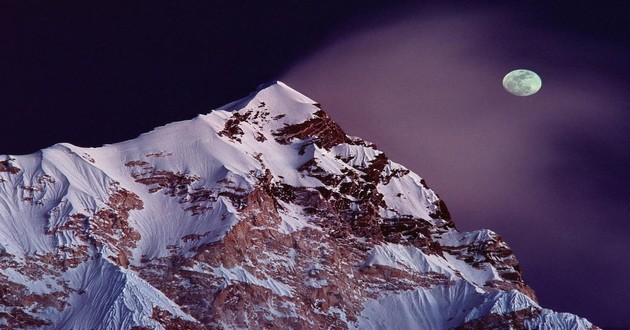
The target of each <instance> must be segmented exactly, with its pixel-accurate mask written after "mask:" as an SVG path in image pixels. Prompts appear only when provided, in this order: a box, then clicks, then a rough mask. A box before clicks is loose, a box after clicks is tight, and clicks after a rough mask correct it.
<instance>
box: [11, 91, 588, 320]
mask: <svg viewBox="0 0 630 330" xmlns="http://www.w3.org/2000/svg"><path fill="white" fill-rule="evenodd" d="M0 266H1V267H0V291H1V292H3V297H2V298H1V299H0V325H1V326H3V327H13V328H29V327H32V328H41V327H47V328H51V329H55V328H75V329H84V328H85V329H87V328H95V329H117V328H118V329H129V328H134V327H135V328H136V329H166V328H177V327H179V328H186V329H210V328H317V327H323V328H351V329H355V328H358V329H384V328H391V327H396V328H399V329H418V328H423V329H448V328H462V329H466V328H480V327H481V328H487V329H493V328H494V329H505V328H510V327H512V328H519V327H520V328H540V329H557V328H564V327H566V328H575V329H590V328H594V327H593V325H592V324H591V323H589V322H588V321H587V320H584V319H582V318H579V317H577V316H575V315H572V314H566V313H556V312H553V311H550V310H547V309H543V308H542V307H541V306H539V305H538V303H537V302H536V298H535V295H534V292H533V290H532V289H531V288H529V287H528V286H527V285H526V284H525V282H524V281H523V279H522V278H521V274H520V265H519V263H518V261H517V260H516V258H515V257H514V254H513V253H512V251H511V250H510V249H509V247H508V246H507V244H506V243H505V242H503V241H502V240H501V238H500V237H499V236H498V235H497V234H496V233H493V232H491V231H489V230H479V231H475V232H470V233H465V232H459V231H457V230H456V228H455V225H454V223H453V221H452V219H451V218H450V214H449V212H448V209H447V208H446V205H445V203H444V202H443V201H442V200H440V199H439V197H438V195H437V194H436V193H435V192H434V191H432V190H431V189H430V188H429V187H427V185H426V183H425V181H424V180H423V179H422V178H421V177H420V176H418V175H417V174H415V173H413V172H411V171H410V170H409V169H407V168H405V167H404V166H402V165H399V164H396V163H394V162H392V161H391V160H390V159H388V158H387V156H386V155H385V153H383V152H382V151H380V150H378V149H377V148H376V146H374V145H373V144H371V143H369V142H366V141H363V140H362V139H360V138H357V137H350V136H348V135H346V134H345V133H344V132H343V131H342V129H341V128H340V127H339V126H338V125H337V124H336V123H334V122H333V121H332V120H331V119H330V118H329V117H328V116H327V115H326V113H325V112H324V111H323V110H322V109H321V107H320V105H319V104H317V103H316V102H315V101H313V100H311V99H309V98H308V97H306V96H304V95H302V94H300V93H298V92H297V91H295V90H293V89H291V88H290V87H288V86H287V85H285V84H283V83H281V82H273V83H269V84H266V85H262V86H261V87H259V89H258V90H256V91H255V92H254V93H252V94H250V95H249V96H247V97H246V98H243V99H241V100H238V101H235V102H233V103H230V104H228V105H226V106H223V107H221V108H219V109H217V110H214V111H212V112H210V113H208V114H204V115H199V116H197V117H196V118H194V119H192V120H187V121H181V122H175V123H171V124H168V125H165V126H162V127H159V128H156V129H154V130H153V131H151V132H148V133H145V134H142V135H140V136H139V137H138V138H136V139H134V140H130V141H125V142H121V143H116V144H109V145H105V146H103V147H99V148H82V147H77V146H73V145H71V144H68V143H60V144H56V145H54V146H52V147H50V148H46V149H43V150H42V151H40V152H37V153H34V154H31V155H22V156H9V155H7V156H0Z"/></svg>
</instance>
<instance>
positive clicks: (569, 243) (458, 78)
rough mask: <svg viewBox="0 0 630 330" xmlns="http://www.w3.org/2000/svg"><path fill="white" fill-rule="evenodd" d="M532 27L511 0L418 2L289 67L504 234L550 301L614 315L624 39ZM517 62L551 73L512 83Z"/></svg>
mask: <svg viewBox="0 0 630 330" xmlns="http://www.w3.org/2000/svg"><path fill="white" fill-rule="evenodd" d="M537 26H542V25H541V24H540V22H539V21H537V18H536V16H534V15H530V14H524V13H523V12H519V13H517V12H514V11H511V10H509V9H505V10H477V11H460V12H455V11H452V12H451V11H448V10H447V11H439V12H437V11H436V12H435V14H428V13H427V12H426V11H425V10H423V9H422V8H414V10H408V11H407V13H405V14H403V15H398V16H396V17H392V19H391V20H389V22H388V23H385V24H379V25H377V26H375V27H365V28H357V29H355V30H353V31H351V32H348V33H346V34H344V35H343V36H341V37H339V38H338V39H335V40H334V41H331V42H330V43H329V44H328V45H326V46H325V47H324V48H323V49H322V50H321V51H319V52H318V53H316V54H313V55H312V56H311V57H309V58H307V59H305V60H304V61H302V62H300V63H298V64H297V65H296V66H295V67H294V68H292V69H291V70H289V71H288V72H287V73H286V74H285V76H284V77H283V78H282V79H283V80H285V81H286V82H287V83H289V84H290V85H292V86H294V87H295V88H297V89H298V90H300V91H303V92H305V93H306V94H307V95H309V96H310V97H312V98H313V99H316V100H318V101H319V102H321V103H322V105H323V106H324V109H325V110H327V112H328V113H329V114H330V115H331V116H332V117H333V119H335V120H336V121H338V122H339V123H340V124H341V125H342V127H344V128H345V129H346V131H347V132H348V133H349V134H353V135H358V136H361V137H363V138H366V139H369V140H371V141H372V142H375V143H376V144H377V145H378V146H379V147H380V148H381V149H382V150H384V151H385V152H386V153H387V154H388V155H389V156H390V157H391V158H392V159H394V160H395V161H397V162H399V163H402V164H404V165H406V166H408V167H410V168H411V169H412V170H414V171H416V172H417V173H419V174H420V175H421V176H423V177H426V178H427V181H428V182H429V185H430V186H431V187H432V188H433V189H435V190H436V191H437V192H438V193H439V194H440V195H441V196H442V197H443V198H444V199H445V200H446V202H447V204H448V205H449V208H450V209H451V213H453V215H454V217H455V222H456V224H457V225H458V226H459V227H460V228H461V229H464V230H473V229H478V228H491V229H493V230H495V231H497V232H498V233H500V234H501V235H503V236H504V237H505V238H506V240H507V241H508V243H509V244H510V245H511V246H512V247H513V248H514V249H515V251H516V253H517V257H519V259H520V260H521V262H522V263H523V264H524V265H523V266H524V269H525V273H524V276H525V280H526V281H528V282H530V283H531V284H532V285H533V287H534V289H535V290H536V291H537V293H538V294H539V297H540V299H541V302H542V304H543V305H545V306H549V307H553V308H557V309H559V310H561V311H570V312H574V313H578V314H580V315H582V316H585V317H591V318H592V319H593V321H595V322H607V324H614V322H616V321H618V320H620V319H621V317H622V316H623V315H624V314H623V313H625V311H623V310H622V309H623V307H622V306H624V304H623V303H621V302H624V301H629V300H630V290H629V289H628V288H627V286H625V289H624V287H623V286H622V285H623V284H621V282H620V280H619V279H617V280H615V279H614V278H613V277H612V276H611V277H610V278H608V277H607V276H608V275H602V274H601V272H602V271H604V269H605V271H606V272H609V274H610V273H612V274H614V273H616V274H624V273H627V272H628V271H630V261H628V260H630V259H628V258H621V255H620V251H630V240H627V239H626V238H624V236H627V235H628V234H629V233H630V226H629V225H628V220H630V219H628V214H630V212H629V211H630V210H629V207H628V206H627V205H630V203H629V202H630V188H628V187H630V174H628V173H624V172H627V169H628V168H630V147H629V146H628V143H627V141H630V130H629V129H628V128H630V127H628V125H626V124H625V123H628V119H630V118H629V117H630V116H628V114H627V110H628V109H629V108H630V105H629V102H628V101H627V100H626V98H625V97H624V96H623V93H624V90H623V88H624V83H622V82H621V81H620V80H618V79H617V78H620V77H618V76H617V75H616V74H617V73H616V67H615V66H616V65H617V64H618V62H616V61H617V60H618V59H619V57H618V52H617V51H616V50H615V49H614V47H613V46H612V45H604V44H600V43H597V42H594V41H592V40H585V39H583V38H581V37H579V36H575V35H570V34H566V33H563V32H561V31H555V30H549V29H545V28H543V27H540V28H537ZM519 68H527V69H531V70H534V71H536V72H537V73H538V74H539V75H540V76H541V77H542V79H543V87H542V89H541V91H540V92H539V93H538V94H535V95H533V96H530V97H517V96H513V95H511V94H509V93H507V92H505V91H504V90H503V87H502V86H501V79H502V78H503V76H504V75H505V74H506V73H507V72H509V71H511V70H513V69H519ZM612 291H615V292H617V294H616V295H614V296H611V294H610V292H612ZM585 302H588V303H585ZM615 302H618V304H615ZM605 304H606V305H607V306H608V307H607V310H606V311H605V312H604V311H603V310H598V309H597V308H600V307H597V305H599V306H604V305H605ZM587 306H591V308H587ZM601 308H603V307H601ZM606 315H607V316H606Z"/></svg>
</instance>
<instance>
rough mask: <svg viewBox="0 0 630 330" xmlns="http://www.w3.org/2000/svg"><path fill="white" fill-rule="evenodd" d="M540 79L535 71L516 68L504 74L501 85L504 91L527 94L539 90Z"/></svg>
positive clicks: (519, 94)
mask: <svg viewBox="0 0 630 330" xmlns="http://www.w3.org/2000/svg"><path fill="white" fill-rule="evenodd" d="M541 86H542V80H540V77H539V76H538V75H537V74H536V72H533V71H530V70H525V69H518V70H514V71H511V72H510V73H508V74H506V75H505V77H504V78H503V87H504V88H505V90H506V91H508V92H510V93H512V94H514V95H517V96H529V95H532V94H535V93H536V92H538V90H540V87H541Z"/></svg>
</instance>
